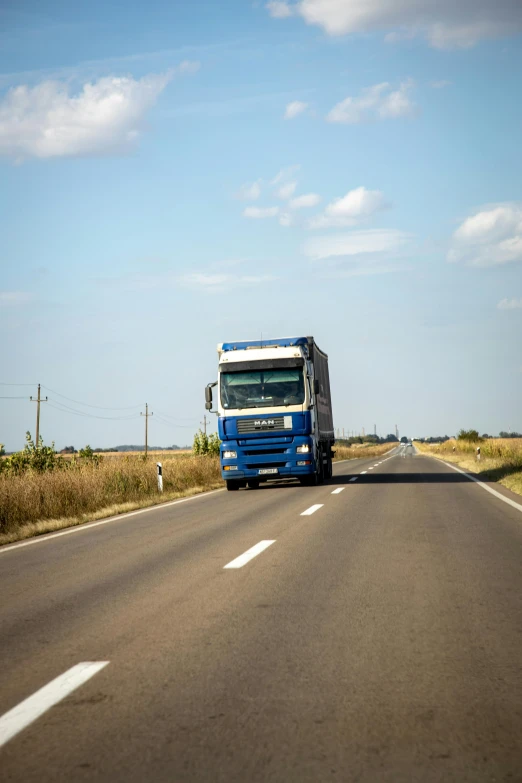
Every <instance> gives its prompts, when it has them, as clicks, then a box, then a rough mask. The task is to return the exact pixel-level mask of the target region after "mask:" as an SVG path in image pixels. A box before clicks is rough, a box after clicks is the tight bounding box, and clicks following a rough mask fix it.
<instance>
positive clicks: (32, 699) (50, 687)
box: [0, 661, 109, 747]
mask: <svg viewBox="0 0 522 783" xmlns="http://www.w3.org/2000/svg"><path fill="white" fill-rule="evenodd" d="M108 663H109V661H96V662H91V661H87V662H85V663H78V664H76V666H73V667H72V669H68V670H67V671H66V672H64V674H61V675H60V676H59V677H56V679H55V680H52V681H51V682H50V683H48V684H47V685H44V687H43V688H40V690H39V691H36V693H33V695H32V696H29V697H28V698H27V699H25V700H24V701H22V702H21V703H20V704H18V706H16V707H13V709H12V710H9V712H6V713H5V715H2V717H1V718H0V747H2V745H5V743H6V742H9V740H10V739H12V738H13V737H14V736H15V735H16V734H18V733H19V732H20V731H22V729H25V728H26V727H27V726H30V724H31V723H34V721H35V720H36V719H37V718H39V717H40V716H41V715H43V714H44V712H47V710H49V709H50V708H51V707H54V705H55V704H58V702H59V701H62V699H65V697H66V696H68V695H69V694H70V693H72V692H73V691H75V690H76V688H79V687H80V685H83V684H84V682H87V680H90V679H91V677H94V675H95V674H97V673H98V672H99V671H100V670H101V669H103V668H104V667H105V666H107V664H108Z"/></svg>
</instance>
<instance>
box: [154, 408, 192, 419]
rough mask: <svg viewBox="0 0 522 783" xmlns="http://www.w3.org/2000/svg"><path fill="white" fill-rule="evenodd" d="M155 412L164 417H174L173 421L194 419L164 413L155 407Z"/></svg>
mask: <svg viewBox="0 0 522 783" xmlns="http://www.w3.org/2000/svg"><path fill="white" fill-rule="evenodd" d="M156 413H159V414H160V415H161V416H165V418H166V419H174V421H196V419H184V418H181V417H178V416H171V415H170V413H164V412H163V411H159V410H158V409H157V408H156Z"/></svg>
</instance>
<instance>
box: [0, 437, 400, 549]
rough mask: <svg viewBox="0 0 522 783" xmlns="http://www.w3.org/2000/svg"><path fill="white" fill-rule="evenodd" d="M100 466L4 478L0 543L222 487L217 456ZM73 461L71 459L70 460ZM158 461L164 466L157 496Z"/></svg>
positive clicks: (349, 452)
mask: <svg viewBox="0 0 522 783" xmlns="http://www.w3.org/2000/svg"><path fill="white" fill-rule="evenodd" d="M392 447H393V444H389V443H386V444H382V445H379V446H372V445H370V444H362V445H357V446H352V447H350V448H347V447H343V446H337V447H336V449H335V450H336V456H335V460H336V461H339V460H343V459H364V458H367V457H378V456H381V455H382V454H384V453H385V452H386V451H389V450H390V448H392ZM102 456H103V459H102V461H101V463H100V465H98V466H97V465H95V464H92V463H87V464H77V465H75V466H74V467H68V468H66V469H55V470H53V471H48V472H45V473H37V472H34V471H27V472H26V473H23V474H22V475H0V544H7V543H10V542H12V541H17V540H19V539H23V538H29V537H31V536H34V535H40V534H42V533H48V532H51V531H53V530H58V529H60V528H64V527H70V526H73V525H80V524H82V523H84V522H91V521H93V520H95V519H102V518H104V517H108V516H113V515H115V514H121V513H124V512H126V511H132V510H134V509H137V508H145V507H147V506H152V505H155V504H157V503H161V502H165V501H168V500H174V499H176V498H180V497H185V496H187V495H193V494H197V493H198V492H204V491H205V490H210V489H218V488H220V487H223V486H224V482H223V481H222V479H221V471H220V465H219V459H218V457H211V456H197V457H196V456H193V455H192V453H191V452H186V451H185V452H181V451H168V452H165V451H158V452H149V457H148V459H147V460H144V459H143V452H136V453H129V452H109V453H104V454H103V455H102ZM66 459H67V461H68V462H69V461H72V455H66ZM156 462H161V463H162V465H163V488H164V491H163V493H162V494H161V493H159V492H158V488H157V471H156Z"/></svg>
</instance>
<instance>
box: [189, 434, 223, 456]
mask: <svg viewBox="0 0 522 783" xmlns="http://www.w3.org/2000/svg"><path fill="white" fill-rule="evenodd" d="M220 446H221V441H220V439H219V436H218V434H217V433H216V432H211V433H210V435H207V434H206V433H204V432H202V431H201V430H198V432H196V434H195V435H194V444H193V446H192V451H193V453H194V454H196V455H198V456H199V455H201V454H210V455H211V456H219V449H220Z"/></svg>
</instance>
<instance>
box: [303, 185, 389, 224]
mask: <svg viewBox="0 0 522 783" xmlns="http://www.w3.org/2000/svg"><path fill="white" fill-rule="evenodd" d="M387 207H388V203H387V202H386V199H385V198H384V194H383V193H382V192H381V191H380V190H368V189H367V188H365V187H359V188H355V189H354V190H350V191H349V192H348V193H347V194H346V196H343V197H342V198H338V199H336V200H335V201H332V203H331V204H328V206H327V207H326V209H325V211H324V214H322V215H318V216H316V217H315V218H312V220H311V221H310V228H329V227H332V226H355V225H357V224H358V223H360V222H361V221H362V220H365V219H366V218H368V217H370V216H371V215H373V214H374V213H375V212H379V211H380V210H382V209H386V208H387Z"/></svg>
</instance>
